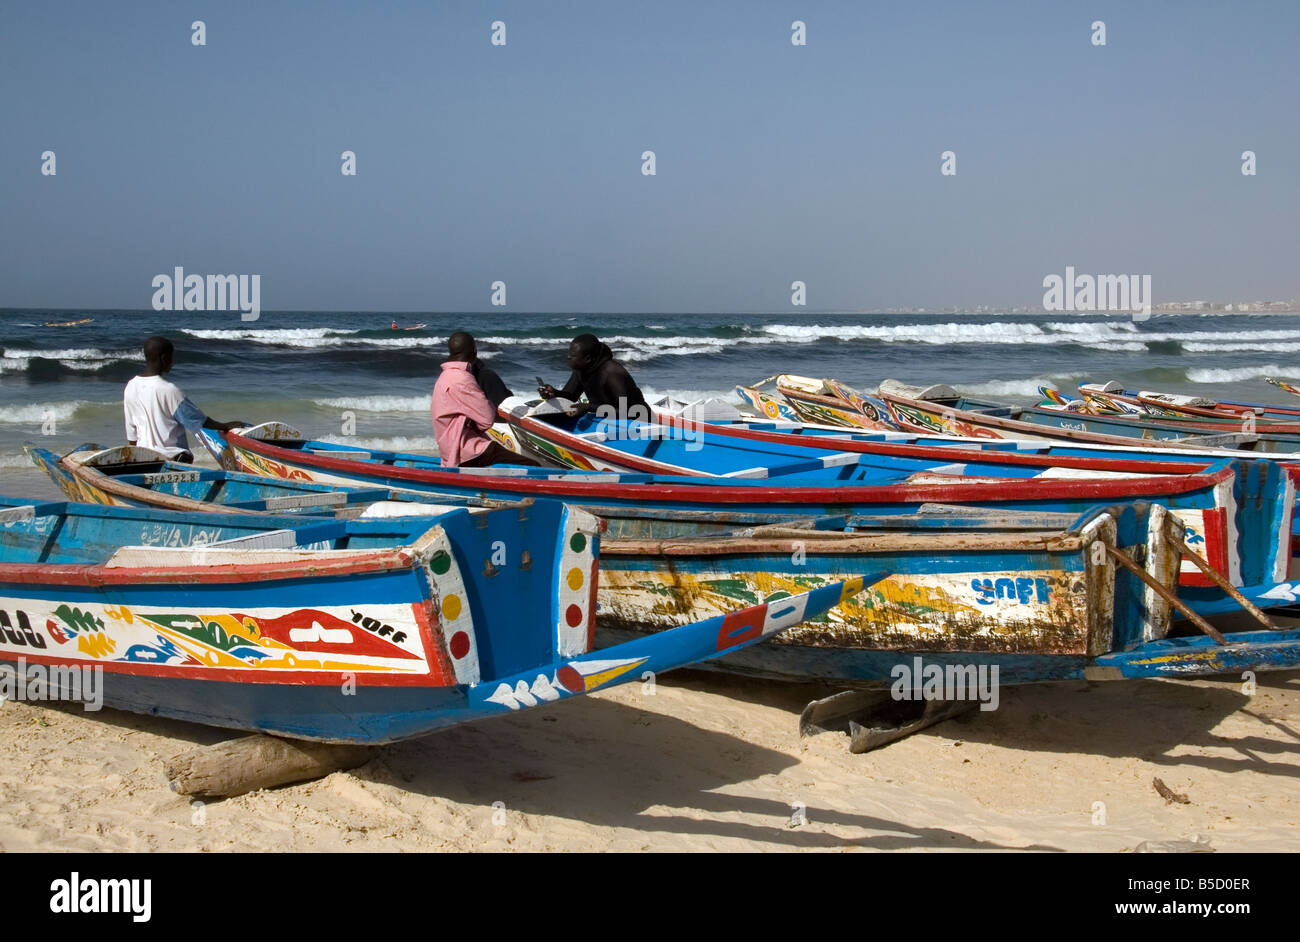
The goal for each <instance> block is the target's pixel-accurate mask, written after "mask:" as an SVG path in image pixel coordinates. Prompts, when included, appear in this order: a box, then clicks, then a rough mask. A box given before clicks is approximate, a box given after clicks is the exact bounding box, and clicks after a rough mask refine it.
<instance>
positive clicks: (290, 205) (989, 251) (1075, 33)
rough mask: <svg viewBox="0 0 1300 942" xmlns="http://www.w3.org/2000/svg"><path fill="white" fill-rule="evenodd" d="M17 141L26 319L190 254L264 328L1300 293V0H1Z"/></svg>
mask: <svg viewBox="0 0 1300 942" xmlns="http://www.w3.org/2000/svg"><path fill="white" fill-rule="evenodd" d="M195 19H202V20H203V21H204V23H205V25H206V39H207V45H206V46H202V47H196V46H194V45H192V44H191V25H190V24H191V22H192V21H193V20H195ZM494 20H501V21H504V22H505V24H506V45H505V46H493V45H492V44H491V42H490V38H491V32H492V22H493V21H494ZM795 20H802V21H804V22H805V23H806V24H807V45H806V46H802V47H796V46H793V45H792V44H791V41H790V39H791V23H792V22H793V21H795ZM1094 20H1102V21H1104V22H1105V24H1106V45H1105V46H1095V45H1093V43H1092V41H1091V37H1092V29H1091V24H1092V22H1093V21H1094ZM0 129H3V133H2V134H0V239H2V240H3V241H2V243H0V306H10V307H17V306H39V307H83V306H84V307H127V308H142V307H148V306H149V304H150V299H151V297H152V294H153V289H152V288H151V286H150V282H151V279H152V278H153V276H154V275H157V274H159V273H164V272H166V273H170V272H171V271H172V269H173V268H174V267H175V266H177V265H181V266H184V267H185V269H186V270H187V271H188V272H192V273H199V274H214V273H242V274H260V275H261V276H262V307H263V308H264V309H266V310H276V309H328V310H349V309H361V310H486V309H489V308H490V304H489V297H490V285H491V283H492V282H493V281H495V280H498V279H499V280H502V281H504V282H506V284H507V286H508V302H509V305H508V309H509V310H516V311H539V310H540V311H599V310H604V311H665V312H672V311H720V312H732V311H746V310H754V311H779V310H788V309H790V283H791V282H792V281H793V280H796V279H799V280H802V281H804V282H806V283H807V286H808V288H807V291H808V306H807V310H873V309H879V308H884V307H897V306H904V305H916V306H929V307H936V306H944V305H963V306H966V305H976V304H981V303H985V304H994V305H1010V304H1037V303H1038V302H1039V301H1040V300H1041V298H1042V294H1043V289H1042V287H1041V284H1042V280H1043V277H1044V276H1045V275H1047V274H1049V273H1053V272H1057V273H1060V272H1063V271H1064V268H1065V266H1066V265H1073V266H1074V267H1075V268H1076V269H1077V270H1078V271H1080V272H1090V273H1141V274H1150V275H1151V276H1152V281H1153V293H1154V296H1155V300H1156V301H1157V302H1160V301H1162V300H1172V299H1179V298H1222V299H1230V298H1291V297H1296V296H1300V265H1298V264H1297V247H1298V246H1300V238H1298V237H1297V223H1298V222H1300V3H1296V2H1294V0H1277V2H1268V3H1266V2H1243V3H1213V4H1211V3H1178V2H1169V3H1157V2H1115V0H1095V2H1089V3H1077V2H1032V0H1023V2H1015V3H992V2H981V3H973V2H968V0H957V2H949V3H936V2H903V0H898V2H872V3H829V2H814V0H789V2H779V3H778V2H736V3H671V2H655V3H622V2H608V3H594V2H593V3H576V2H574V3H564V2H549V3H537V2H506V0H493V2H492V3H481V2H473V3H468V2H467V3H443V2H433V0H426V2H418V3H382V4H374V5H370V4H365V3H355V2H349V3H341V2H340V3H334V2H329V3H301V4H289V3H277V2H250V3H226V2H212V0H206V2H200V3H197V4H194V3H191V4H177V3H175V2H158V3H105V2H103V0H94V2H87V3H69V2H55V3H50V4H39V3H17V2H6V3H4V4H3V5H0ZM46 150H52V151H54V152H55V154H56V160H57V175H55V176H52V177H50V176H43V175H42V174H41V172H40V168H41V154H42V152H43V151H46ZM344 150H352V151H354V152H355V153H356V158H357V175H356V176H355V177H347V176H343V175H342V174H341V173H340V165H341V161H340V154H341V152H342V151H344ZM646 150H653V151H654V152H655V155H656V169H657V174H656V175H655V176H644V175H643V174H642V172H641V167H642V161H641V154H642V152H643V151H646ZM945 150H952V151H954V152H955V153H956V155H957V175H956V176H955V177H945V176H942V175H941V174H940V163H941V159H940V155H941V153H942V152H943V151H945ZM1244 150H1253V151H1254V152H1255V153H1256V155H1257V165H1258V174H1257V175H1256V176H1253V177H1248V176H1243V175H1242V173H1241V164H1242V160H1241V154H1242V151H1244Z"/></svg>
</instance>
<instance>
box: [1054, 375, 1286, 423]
mask: <svg viewBox="0 0 1300 942" xmlns="http://www.w3.org/2000/svg"><path fill="white" fill-rule="evenodd" d="M1079 393H1080V394H1081V395H1082V396H1084V398H1085V400H1086V401H1087V402H1088V404H1089V405H1090V406H1091V407H1093V408H1094V409H1097V410H1098V411H1100V410H1101V409H1104V408H1111V409H1113V410H1115V414H1116V415H1117V416H1119V417H1120V418H1122V419H1124V420H1126V421H1135V422H1139V423H1144V424H1145V423H1148V422H1159V423H1162V424H1166V425H1170V426H1179V427H1183V428H1196V429H1203V430H1206V431H1210V432H1214V431H1226V430H1241V429H1245V430H1253V429H1254V428H1256V427H1258V428H1260V429H1261V430H1262V431H1265V432H1268V433H1269V434H1273V435H1295V434H1296V433H1297V432H1298V431H1300V425H1298V424H1297V421H1296V420H1297V418H1298V417H1300V415H1265V414H1264V410H1263V409H1258V408H1244V407H1240V406H1231V405H1221V404H1219V403H1217V402H1216V401H1215V400H1212V399H1202V398H1198V397H1193V396H1174V395H1172V394H1169V393H1154V392H1136V393H1132V392H1126V391H1123V390H1122V389H1121V388H1120V387H1119V384H1118V383H1107V384H1106V385H1105V386H1102V385H1100V384H1095V383H1093V384H1089V383H1085V384H1082V385H1080V386H1079ZM1121 413H1122V414H1121Z"/></svg>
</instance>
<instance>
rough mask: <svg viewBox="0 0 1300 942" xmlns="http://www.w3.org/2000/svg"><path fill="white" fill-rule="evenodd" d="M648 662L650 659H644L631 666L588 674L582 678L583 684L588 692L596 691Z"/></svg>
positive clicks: (620, 666)
mask: <svg viewBox="0 0 1300 942" xmlns="http://www.w3.org/2000/svg"><path fill="white" fill-rule="evenodd" d="M647 660H648V658H644V657H643V658H641V659H640V660H637V661H633V662H632V663H631V664H620V665H619V666H618V667H611V668H608V669H607V670H603V671H601V672H600V673H597V674H588V675H586V676H585V677H583V678H582V682H583V684H584V685H585V686H586V688H587V689H588V690H595V689H596V688H597V687H599V686H600V685H601V684H607V683H609V682H610V681H611V680H613V679H614V678H615V677H621V676H622V675H624V674H626V673H627V672H628V671H630V670H635V669H636V668H638V667H640V666H641V665H642V664H644V663H645V662H646V661H647Z"/></svg>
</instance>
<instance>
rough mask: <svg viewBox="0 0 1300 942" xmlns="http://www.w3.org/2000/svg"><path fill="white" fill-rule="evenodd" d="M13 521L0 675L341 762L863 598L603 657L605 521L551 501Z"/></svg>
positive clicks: (7, 514) (0, 534)
mask: <svg viewBox="0 0 1300 942" xmlns="http://www.w3.org/2000/svg"><path fill="white" fill-rule="evenodd" d="M0 507H3V509H0V662H4V663H8V664H11V665H13V666H14V667H15V668H16V669H17V670H19V671H22V672H24V676H26V675H27V674H29V673H31V672H33V671H44V672H45V674H46V676H45V677H44V683H45V684H46V685H52V686H51V688H50V689H54V688H57V689H58V691H59V692H60V694H62V695H68V694H71V693H74V692H78V691H74V685H75V686H76V687H80V686H82V683H83V681H82V680H81V678H82V676H83V674H84V672H83V671H77V670H71V669H73V668H102V670H103V673H102V675H101V676H102V679H103V680H102V698H103V703H105V704H107V705H108V706H113V707H118V708H121V709H125V710H132V711H136V712H141V713H150V714H157V715H162V716H169V717H175V718H178V719H184V720H191V721H194V722H200V723H207V724H211V725H216V726H229V727H235V728H240V729H250V730H261V731H264V732H270V733H276V734H279V735H284V736H292V737H298V738H304V739H315V740H323V741H331V742H361V743H381V742H391V741H395V740H400V739H405V738H409V737H412V736H418V735H422V734H424V733H427V732H430V731H432V730H436V729H439V728H442V727H446V726H451V725H454V724H458V723H463V722H467V721H470V720H475V719H481V718H485V717H490V716H503V715H508V714H510V713H512V712H515V711H518V710H521V709H525V708H529V707H534V706H538V705H541V704H545V703H552V702H556V701H559V700H564V699H569V698H571V697H574V696H578V695H581V694H585V693H589V692H591V691H592V690H596V689H602V688H605V687H609V686H613V685H615V684H619V683H624V682H626V681H628V680H633V679H640V677H641V676H642V674H643V673H644V672H645V671H655V672H658V671H664V670H669V669H671V668H673V667H678V666H682V665H685V664H690V663H694V662H696V661H699V660H701V659H704V658H709V657H714V656H716V655H718V654H722V653H725V652H727V651H731V650H734V649H736V648H738V647H740V646H743V645H747V644H751V643H754V642H756V641H759V640H762V639H764V638H766V637H769V636H771V635H773V634H775V633H777V632H779V631H781V630H784V629H785V628H788V627H790V626H791V625H793V624H795V623H797V622H799V621H801V620H803V619H805V618H810V617H816V616H819V615H821V614H823V613H824V612H826V611H827V610H828V609H830V608H831V607H832V606H834V605H836V604H838V603H839V602H840V601H841V599H842V597H844V596H845V595H846V594H851V593H852V592H853V591H855V590H857V589H858V588H860V585H861V583H860V582H857V581H854V582H852V583H849V584H844V583H835V584H832V585H827V586H824V587H821V588H818V589H816V590H814V591H812V592H810V593H806V594H799V595H796V596H792V597H790V598H785V599H781V600H779V601H775V602H773V603H772V604H770V605H768V604H763V605H758V606H753V607H749V608H746V609H744V610H743V611H735V612H731V613H728V614H727V615H725V616H723V617H721V618H715V619H710V620H708V621H704V622H699V623H696V624H692V625H689V626H686V627H683V628H680V629H677V630H675V631H671V632H668V633H666V634H663V635H659V636H656V637H653V638H646V639H642V640H640V641H637V642H635V643H633V644H629V645H619V646H617V647H615V648H610V649H607V650H601V651H595V650H592V643H593V642H592V636H593V633H594V616H595V608H596V601H595V595H596V585H597V582H596V579H597V562H596V554H597V549H598V547H597V528H596V521H595V519H594V518H592V517H591V516H589V515H587V514H585V513H583V512H581V511H579V510H576V509H573V508H569V507H565V506H564V505H562V504H559V503H556V502H553V501H537V502H529V503H527V504H525V505H520V506H517V507H514V508H502V509H495V510H489V509H483V510H476V511H472V510H469V509H465V508H458V509H455V510H452V511H450V512H447V513H443V514H440V515H438V516H436V517H432V518H430V517H415V518H403V519H385V518H378V519H367V518H365V517H364V516H363V518H360V519H356V520H349V521H343V520H335V519H330V518H320V517H285V516H254V515H251V514H228V513H204V514H197V513H196V514H188V513H176V512H171V511H160V510H141V509H133V508H117V507H104V506H96V505H90V504H74V503H52V504H34V505H33V504H26V505H25V504H23V503H22V502H21V501H17V500H14V499H0ZM881 575H883V573H872V574H871V575H869V576H868V577H867V581H875V579H878V578H879V577H880V576H881ZM55 669H57V670H55Z"/></svg>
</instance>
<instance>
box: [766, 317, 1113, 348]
mask: <svg viewBox="0 0 1300 942" xmlns="http://www.w3.org/2000/svg"><path fill="white" fill-rule="evenodd" d="M1044 327H1046V328H1047V329H1044ZM763 331H764V333H766V334H767V335H769V336H770V337H772V338H774V339H775V340H776V341H778V342H782V343H816V342H818V341H820V340H824V339H833V340H842V341H853V340H877V341H881V342H883V343H921V344H929V345H932V346H949V345H960V344H970V343H976V344H1014V345H1025V344H1032V345H1038V346H1048V345H1052V344H1060V343H1079V344H1084V345H1087V346H1096V345H1098V344H1101V343H1106V342H1114V341H1115V340H1121V339H1122V340H1128V339H1130V338H1132V336H1133V328H1132V325H1131V324H1130V323H1128V322H1125V321H1118V322H1098V321H1081V322H1077V323H1076V322H1059V323H1050V324H1046V325H1041V326H1040V325H1038V324H1032V323H1028V322H1022V321H1012V322H994V323H986V324H970V323H964V324H963V323H956V322H950V323H947V324H897V325H884V326H846V325H834V326H829V325H818V324H772V325H769V326H767V327H764V328H763ZM741 342H742V343H752V342H755V338H749V337H746V338H743V339H742V340H741ZM768 342H771V341H768Z"/></svg>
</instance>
